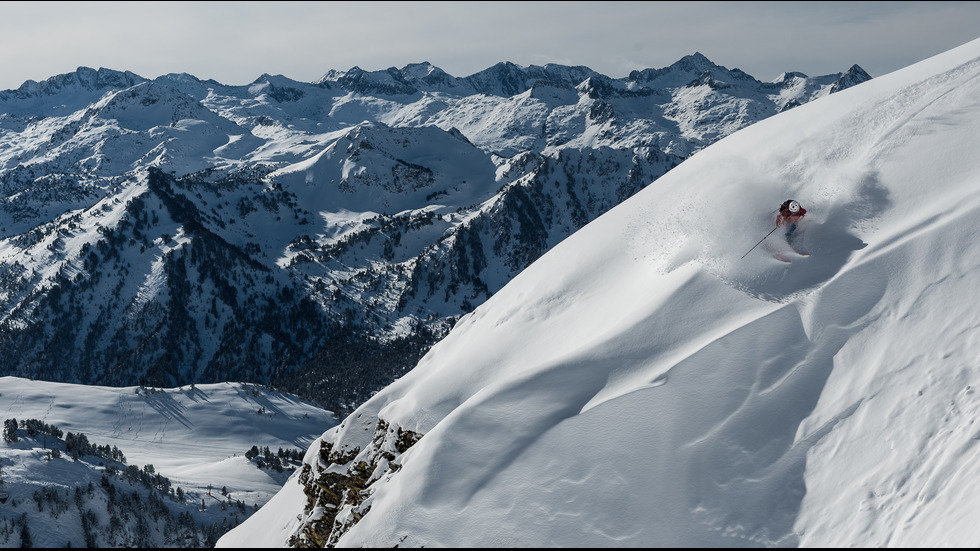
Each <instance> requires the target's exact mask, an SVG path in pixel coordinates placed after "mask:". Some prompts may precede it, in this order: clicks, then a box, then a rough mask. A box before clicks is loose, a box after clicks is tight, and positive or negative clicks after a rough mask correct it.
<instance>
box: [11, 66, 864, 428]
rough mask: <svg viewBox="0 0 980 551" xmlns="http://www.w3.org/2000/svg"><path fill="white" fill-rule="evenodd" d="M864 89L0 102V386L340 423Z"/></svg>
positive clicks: (541, 79)
mask: <svg viewBox="0 0 980 551" xmlns="http://www.w3.org/2000/svg"><path fill="white" fill-rule="evenodd" d="M868 78H870V77H869V76H868V75H866V74H865V73H864V72H863V71H861V70H860V68H859V67H857V66H854V67H853V68H852V69H851V70H850V71H848V72H847V73H841V74H837V75H827V76H822V77H806V76H804V75H801V74H799V73H792V76H786V77H784V78H781V79H779V80H777V81H776V82H771V83H764V82H760V81H757V80H755V79H753V78H752V77H750V76H749V75H746V74H745V73H743V72H741V71H739V70H737V69H733V70H729V69H727V68H724V67H720V66H717V65H715V64H713V63H711V62H710V61H709V60H708V59H706V58H705V57H704V56H702V55H700V54H695V55H692V56H687V57H685V58H684V59H682V60H680V61H678V63H676V64H674V65H672V66H670V67H666V68H663V69H658V70H645V71H637V72H634V73H633V74H631V75H630V76H629V77H627V78H623V79H612V78H609V77H606V76H604V75H601V74H598V73H596V72H594V71H591V70H589V69H588V68H585V67H567V66H561V65H546V66H543V67H538V66H531V67H519V66H517V65H514V64H510V63H501V64H498V65H495V66H493V67H491V68H488V69H487V70H485V71H481V72H479V73H477V74H474V75H470V76H468V77H463V78H457V77H453V76H450V75H447V74H445V73H444V72H442V71H440V70H439V69H438V68H436V67H433V66H431V65H430V64H427V63H420V64H413V65H409V66H406V67H405V68H403V69H400V70H399V69H389V70H387V71H378V72H365V71H362V70H360V69H358V68H353V69H351V70H349V71H344V72H336V71H331V72H329V73H327V74H326V75H325V76H324V77H323V78H322V79H320V80H319V81H317V82H314V83H302V82H296V81H292V80H290V79H287V78H285V77H282V76H273V75H263V76H261V77H260V78H259V79H257V80H256V81H255V82H253V83H252V84H249V85H246V86H225V85H223V84H220V83H218V82H214V81H211V80H200V79H198V78H196V77H194V76H191V75H187V74H171V75H165V76H162V77H159V78H156V79H153V80H148V79H144V78H142V77H139V76H138V75H134V74H132V73H127V72H117V71H111V70H107V69H99V70H97V71H96V70H92V69H87V68H80V69H79V70H78V71H77V72H75V73H70V74H66V75H59V76H56V77H52V78H50V79H48V80H46V81H44V82H40V83H38V82H33V81H32V82H27V83H25V84H24V85H23V86H21V87H20V88H18V89H17V90H8V91H5V92H0V356H2V357H4V358H8V361H7V362H5V363H4V364H3V365H2V369H0V374H10V375H18V376H23V377H34V378H43V379H46V380H57V381H70V382H77V383H86V384H112V385H133V384H140V383H142V384H152V385H156V386H168V387H172V386H179V385H182V384H188V383H191V382H198V383H200V382H217V381H223V380H249V381H254V382H263V383H270V384H275V385H277V386H278V387H280V388H285V389H288V390H290V391H293V392H296V393H298V394H300V395H303V396H305V397H308V398H311V399H316V400H318V401H319V402H321V403H323V404H324V405H326V406H327V407H329V408H330V409H332V410H335V411H339V412H347V411H350V410H351V409H352V408H354V407H356V406H357V405H358V404H360V402H361V401H363V400H364V399H365V398H366V397H368V396H370V395H371V394H372V393H373V392H375V391H377V390H378V389H379V388H381V387H383V386H384V385H385V384H387V383H388V382H390V381H391V380H393V379H394V378H396V377H398V376H399V375H401V374H403V373H404V372H405V370H407V369H408V368H410V367H411V366H412V365H414V364H415V362H416V361H417V360H418V358H419V357H420V356H421V354H423V353H424V352H425V351H426V350H427V349H428V347H429V346H431V345H432V344H433V343H434V342H436V341H437V340H438V339H439V338H440V337H441V336H443V335H444V334H445V333H446V331H447V330H448V328H449V327H451V326H452V324H453V323H454V322H455V320H456V318H458V317H459V316H460V315H463V314H465V313H466V312H469V311H471V310H472V309H473V308H474V307H476V306H478V305H479V304H481V303H482V302H483V301H485V300H486V299H487V298H488V297H490V296H492V295H493V293H494V292H496V291H497V290H499V289H500V288H501V287H503V285H505V284H506V283H507V282H508V281H509V280H510V279H511V278H513V277H514V276H515V275H517V274H518V273H519V272H520V271H521V270H523V269H524V268H525V267H526V266H527V265H528V264H530V263H531V262H533V261H534V260H535V259H537V258H538V257H540V256H541V255H542V254H543V253H545V252H546V251H547V250H549V249H550V248H551V247H553V246H555V245H556V244H557V243H559V242H561V241H562V240H563V239H565V238H566V237H568V236H569V235H571V234H572V233H573V232H575V231H576V230H578V229H579V228H582V227H583V226H584V225H586V224H587V223H588V222H590V221H592V220H594V219H595V218H596V217H598V216H600V215H601V214H603V213H604V212H606V211H608V210H609V209H610V208H612V207H613V206H615V205H616V204H618V203H620V202H621V201H623V200H624V199H626V198H628V197H630V196H632V195H633V194H635V193H636V192H637V191H639V190H641V189H643V188H644V187H646V186H648V185H649V184H650V183H651V182H654V181H656V180H657V179H658V178H659V177H661V176H662V175H663V174H664V173H666V172H667V171H668V170H670V169H671V168H673V167H675V166H677V165H679V164H681V163H682V162H683V161H684V160H685V159H686V158H688V157H689V156H690V155H691V154H692V153H694V152H696V151H698V150H700V149H702V148H703V147H705V146H706V145H708V144H710V143H713V142H715V141H717V140H718V139H720V138H722V137H724V136H726V135H729V134H731V133H732V132H734V131H736V130H738V129H739V128H743V127H745V126H748V125H750V124H753V123H755V122H757V121H759V120H762V119H764V118H766V117H769V116H771V115H773V114H775V113H778V112H781V111H784V110H785V109H787V108H789V107H791V106H793V105H798V104H803V103H807V102H809V101H812V100H813V99H816V98H820V97H824V96H826V95H828V94H830V93H831V92H833V91H834V90H836V89H840V88H845V87H847V86H851V85H853V84H857V83H859V82H862V81H864V80H867V79H868Z"/></svg>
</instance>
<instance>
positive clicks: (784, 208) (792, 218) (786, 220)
mask: <svg viewBox="0 0 980 551" xmlns="http://www.w3.org/2000/svg"><path fill="white" fill-rule="evenodd" d="M804 215H806V209H805V208H803V207H800V210H799V211H798V212H797V213H796V214H793V213H792V212H790V211H789V201H786V202H785V203H783V204H782V205H781V206H780V207H779V216H777V217H776V226H782V225H783V224H795V223H797V222H799V221H800V219H801V218H803V216H804Z"/></svg>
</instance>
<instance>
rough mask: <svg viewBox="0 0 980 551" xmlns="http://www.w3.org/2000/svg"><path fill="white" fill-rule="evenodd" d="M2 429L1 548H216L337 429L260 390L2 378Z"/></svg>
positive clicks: (324, 415)
mask: <svg viewBox="0 0 980 551" xmlns="http://www.w3.org/2000/svg"><path fill="white" fill-rule="evenodd" d="M0 420H2V421H3V422H4V439H3V440H2V441H0V450H2V452H0V546H2V547H18V546H20V547H66V546H68V547H208V546H212V545H213V544H214V542H215V541H217V539H218V537H220V536H221V535H222V534H224V533H225V532H227V531H228V529H230V528H231V527H233V526H235V525H237V524H238V523H240V522H241V521H242V520H244V519H246V518H248V517H249V516H250V515H252V514H253V513H254V512H255V511H256V510H257V509H258V508H259V507H260V506H261V505H263V504H265V502H266V501H267V500H268V499H269V498H270V497H271V496H272V495H273V494H274V493H275V492H276V491H277V490H278V489H279V488H280V487H281V486H282V483H283V482H284V481H285V480H286V478H287V477H288V476H289V475H290V473H291V472H292V470H293V469H295V465H296V464H297V463H298V461H297V459H298V458H299V457H301V455H302V454H301V450H302V451H303V452H305V450H306V449H307V448H308V446H309V443H310V442H311V441H312V440H313V438H314V437H315V436H316V435H317V434H318V433H319V432H320V431H322V430H323V426H324V425H325V424H326V425H331V424H335V423H336V420H335V419H333V417H332V415H331V414H330V412H328V411H325V410H322V409H320V408H318V407H316V406H314V405H312V404H310V403H306V402H303V401H301V400H298V399H297V398H296V397H295V396H290V395H285V394H282V393H279V392H273V391H270V390H269V389H267V388H264V387H261V386H258V385H248V384H242V383H221V384H213V385H192V386H189V387H183V388H172V389H160V388H151V387H120V388H109V387H93V386H79V385H73V384H65V383H50V382H43V381H30V380H26V379H19V378H15V377H0ZM11 424H13V430H10V425H11ZM253 446H254V447H255V448H256V453H257V456H252V454H251V453H250V451H251V450H252V448H253ZM267 450H268V455H267ZM287 452H288V453H287ZM25 539H26V540H27V541H25Z"/></svg>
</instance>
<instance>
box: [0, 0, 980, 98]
mask: <svg viewBox="0 0 980 551" xmlns="http://www.w3.org/2000/svg"><path fill="white" fill-rule="evenodd" d="M976 38H980V2H938V1H934V2H2V3H0V90H7V89H12V88H17V87H19V86H20V85H21V84H22V83H24V82H25V81H27V80H36V81H42V80H45V79H47V78H49V77H52V76H54V75H58V74H62V73H68V72H72V71H74V70H75V69H77V68H78V67H80V66H85V67H91V68H93V69H98V68H100V67H105V68H108V69H115V70H119V71H132V72H134V73H136V74H138V75H140V76H143V77H146V78H155V77H158V76H160V75H163V74H167V73H189V74H192V75H194V76H196V77H198V78H201V79H214V80H217V81H218V82H221V83H223V84H232V85H237V84H247V83H250V82H252V81H253V80H255V79H256V78H258V77H259V76H260V75H262V74H263V73H269V74H281V75H284V76H287V77H289V78H292V79H295V80H299V81H304V82H312V81H315V80H317V79H319V78H320V77H321V76H323V74H324V73H326V72H327V71H329V70H331V69H336V70H347V69H350V68H352V67H354V66H357V67H360V68H362V69H364V70H368V71H376V70H383V69H387V68H388V67H398V68H401V67H404V66H405V65H407V64H409V63H416V62H423V61H428V62H430V63H432V64H433V65H435V66H437V67H439V68H441V69H443V70H444V71H446V72H447V73H449V74H451V75H454V76H458V77H464V76H469V75H471V74H473V73H476V72H478V71H481V70H483V69H486V68H488V67H490V66H492V65H494V64H496V63H498V62H501V61H510V62H513V63H516V64H518V65H522V66H528V65H544V64H546V63H560V64H564V65H584V66H587V67H589V68H591V69H593V70H595V71H598V72H600V73H603V74H605V75H607V76H610V77H613V78H621V77H624V76H626V75H628V74H629V72H630V71H632V70H635V69H646V68H655V69H659V68H662V67H666V66H668V65H670V64H671V63H673V62H675V61H677V60H678V59H680V58H681V57H683V56H685V55H688V54H692V53H694V52H701V53H702V54H704V55H705V56H707V57H708V58H709V59H711V60H712V61H713V62H715V63H717V64H719V65H723V66H725V67H728V68H729V69H733V68H739V69H742V70H743V71H745V72H747V73H748V74H750V75H752V76H754V77H755V78H757V79H760V80H764V81H768V80H772V79H774V78H776V77H777V76H779V74H780V73H782V72H784V71H799V72H802V73H805V74H807V75H810V76H818V75H825V74H830V73H837V72H841V71H845V70H847V69H848V68H849V67H850V66H851V65H854V64H858V65H860V66H861V67H863V68H864V69H865V70H866V71H868V72H869V73H870V74H871V75H872V76H881V75H883V74H886V73H889V72H892V71H895V70H897V69H901V68H903V67H906V66H908V65H911V64H913V63H915V62H917V61H921V60H923V59H926V58H928V57H931V56H933V55H936V54H939V53H942V52H945V51H946V50H949V49H952V48H955V47H956V46H959V45H961V44H965V43H966V42H969V41H971V40H974V39H976Z"/></svg>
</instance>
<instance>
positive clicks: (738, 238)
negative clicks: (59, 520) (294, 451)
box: [219, 40, 980, 547]
mask: <svg viewBox="0 0 980 551" xmlns="http://www.w3.org/2000/svg"><path fill="white" fill-rule="evenodd" d="M977 151H980V40H977V41H973V42H970V43H968V44H966V45H964V46H961V47H959V48H956V49H953V50H951V51H949V52H946V53H944V54H942V55H938V56H936V57H934V58H931V59H928V60H925V61H923V62H920V63H917V64H915V65H912V66H910V67H907V68H905V69H903V70H901V71H896V72H894V73H891V74H888V75H885V76H882V77H879V78H876V79H874V80H872V81H869V82H865V83H863V84H860V85H858V86H856V87H854V88H851V89H848V90H845V91H842V92H840V93H838V94H834V95H831V96H827V97H823V98H821V99H819V100H816V101H814V102H812V103H809V104H806V105H803V106H801V107H798V108H795V109H793V110H790V111H788V112H784V113H782V114H779V115H776V116H774V117H771V118H769V119H766V120H764V121H762V122H760V123H757V124H755V125H752V126H750V127H748V128H746V129H743V130H741V131H739V132H736V133H735V134H733V135H731V136H729V137H728V138H725V139H723V140H722V141H720V142H718V143H716V144H714V145H712V146H710V147H708V148H706V149H705V150H703V151H701V152H700V153H698V154H697V155H695V156H694V157H692V158H690V159H689V160H687V161H685V162H684V163H683V164H682V165H680V166H679V167H677V168H676V169H674V170H672V171H671V172H669V173H668V174H667V175H666V176H664V177H662V178H661V179H660V180H658V182H657V185H655V186H650V187H648V188H646V189H644V190H643V191H641V192H640V193H639V194H638V195H636V196H635V197H633V198H632V199H630V200H628V201H626V202H625V203H623V204H621V205H620V206H618V207H616V208H614V209H613V210H611V211H610V212H608V213H607V214H606V215H603V216H602V217H600V218H599V219H597V220H596V221H594V222H592V223H591V224H589V225H588V226H586V227H585V228H584V229H582V230H581V231H579V232H577V233H575V234H573V235H572V236H571V237H569V238H568V239H566V240H565V241H563V242H562V243H561V244H559V245H558V246H557V247H555V248H554V249H553V250H551V251H550V252H549V253H547V254H546V255H544V256H543V257H542V258H540V259H539V260H538V261H537V262H536V263H534V264H533V265H531V266H530V267H529V268H528V269H527V270H525V271H524V272H522V273H521V274H520V275H518V276H517V277H516V278H515V279H514V280H512V281H511V282H510V283H509V284H508V285H507V286H506V287H504V288H503V289H502V290H501V291H500V292H498V293H497V294H495V295H494V296H493V297H492V298H490V299H489V300H488V301H487V302H486V303H484V304H483V305H482V306H480V307H479V308H477V309H476V310H475V311H474V312H472V313H471V314H469V315H467V316H465V317H464V318H462V319H461V320H460V321H459V323H458V324H457V325H456V326H455V327H454V329H453V331H452V332H451V333H450V334H449V335H448V336H447V337H446V338H445V339H444V340H443V341H442V342H440V343H439V344H437V345H436V346H435V347H433V348H432V349H431V351H430V352H429V353H428V354H427V355H426V356H425V357H424V358H423V359H422V360H421V361H420V363H419V364H418V366H417V367H416V368H415V369H414V370H413V371H411V372H410V373H408V374H407V375H406V376H404V377H402V378H401V379H399V380H397V381H396V382H394V383H393V384H391V385H390V386H388V387H387V388H385V389H384V390H382V391H381V392H379V393H378V394H376V395H375V396H374V397H373V398H372V399H370V400H369V401H367V402H366V403H364V404H363V405H362V406H361V407H360V408H359V409H358V410H357V411H355V412H354V413H353V414H352V415H351V416H349V417H348V418H347V419H346V420H345V421H344V422H342V423H341V424H340V425H338V426H336V427H334V428H332V429H330V430H328V431H327V432H325V433H324V434H323V436H322V437H321V440H322V441H323V442H329V443H330V444H331V445H332V447H333V449H334V450H338V449H344V450H351V449H357V450H359V454H358V455H357V457H356V458H354V459H353V460H352V461H350V463H349V464H350V465H353V464H356V463H357V462H358V461H361V460H365V461H368V463H371V460H372V455H373V454H378V453H379V450H378V448H377V447H376V446H372V442H371V438H372V432H371V431H370V430H369V429H370V427H373V426H374V424H376V423H377V421H378V419H379V418H380V419H382V420H384V421H385V422H387V423H390V424H391V425H393V426H398V427H400V428H403V429H406V430H411V431H415V432H418V433H422V434H423V435H424V436H422V438H421V440H419V441H418V443H417V444H415V445H414V446H413V447H411V448H410V449H408V450H407V451H406V452H405V453H404V454H402V455H401V456H400V457H399V458H398V463H400V464H401V468H400V469H392V470H391V471H389V472H380V473H375V476H376V477H377V478H379V480H378V481H377V482H376V483H374V484H373V485H372V486H371V487H370V491H371V492H372V493H371V496H370V497H369V498H368V499H367V501H365V502H364V504H363V505H362V506H361V507H360V509H359V510H360V512H363V511H365V510H366V509H367V507H368V506H369V507H370V510H369V511H368V512H367V514H365V515H364V516H363V518H361V519H360V520H359V521H358V522H357V523H356V524H353V526H352V527H351V528H349V530H347V531H346V533H344V534H343V535H342V537H340V539H339V541H338V542H337V544H338V546H350V547H357V546H369V547H383V546H392V545H398V546H402V547H422V546H426V547H465V546H482V547H488V546H499V547H504V546H508V547H509V546H520V547H544V546H560V547H583V546H584V547H612V546H617V547H618V546H622V547H649V546H777V545H778V546H804V547H816V546H820V547H844V546H860V547H876V546H894V547H897V546H927V545H928V546H964V547H973V546H975V545H976V543H977V541H980V525H978V524H977V523H976V520H975V513H976V511H977V510H978V509H980V497H978V496H980V461H978V459H980V446H978V443H980V426H978V425H977V424H976V423H975V419H976V418H977V412H978V407H980V398H978V394H977V393H976V392H975V387H976V386H977V385H978V382H980V381H978V368H980V366H978V363H977V358H978V357H980V330H978V329H980V312H978V309H977V308H976V304H977V302H976V295H975V291H976V289H977V288H980V246H978V242H980V229H978V225H977V223H976V219H977V216H978V215H980V156H978V155H977ZM786 198H795V199H798V200H799V201H800V202H801V203H802V204H803V205H804V207H805V208H807V210H808V211H809V214H808V216H807V218H806V219H805V222H804V223H803V226H804V228H805V238H806V242H807V245H808V247H809V248H810V249H811V251H812V252H813V256H812V257H809V258H800V259H797V260H795V261H794V262H793V263H792V264H785V263H782V262H779V261H776V260H774V259H773V258H772V257H771V255H770V254H767V250H766V248H765V247H759V248H757V249H755V250H754V251H752V252H751V253H750V254H748V255H747V256H745V258H744V259H742V258H741V256H742V255H743V254H744V253H745V252H746V251H747V250H749V248H750V247H751V246H752V245H753V244H754V243H756V242H757V241H758V240H759V239H761V238H762V237H763V236H764V235H766V233H767V232H768V231H769V230H770V229H771V228H772V220H773V215H774V212H773V209H775V208H776V207H777V206H778V205H779V204H780V203H781V202H782V201H783V200H784V199H786ZM780 233H781V232H776V233H774V234H773V236H772V237H770V238H769V239H768V240H767V241H766V242H765V244H766V245H776V246H778V245H779V242H780V239H781V237H780ZM317 444H318V443H314V446H313V447H312V448H311V450H310V452H309V453H308V454H307V456H306V461H307V462H308V463H311V464H312V466H313V467H314V471H315V472H316V471H318V470H323V469H334V470H336V469H339V468H340V467H343V465H341V466H338V465H328V464H324V463H323V462H322V459H321V458H319V457H318V455H317V453H316V452H317V450H318V449H319V447H318V445H317ZM381 465H382V466H384V465H387V462H383V463H381ZM380 468H381V467H379V469H380ZM300 490H301V488H299V485H298V482H297V480H296V478H293V479H291V480H290V481H289V482H287V485H286V487H285V488H284V489H283V490H282V491H281V492H280V494H279V495H278V496H277V497H276V498H275V499H274V501H273V502H274V503H275V504H276V506H275V508H274V509H270V507H265V508H263V509H262V510H260V511H259V512H258V513H256V514H255V515H254V516H253V517H251V518H250V519H249V520H248V521H246V522H245V523H244V524H243V525H241V526H240V527H238V528H236V529H234V530H232V531H231V532H229V533H228V534H226V535H225V536H224V537H223V538H222V539H221V540H220V541H219V547H245V546H260V547H261V546H283V545H284V544H285V542H286V541H287V538H288V537H289V536H291V535H294V534H295V533H296V532H295V530H296V529H297V527H298V525H297V522H288V521H287V520H286V519H290V518H293V519H295V518H296V515H306V516H305V517H304V521H305V520H309V518H310V517H309V513H310V511H304V509H303V507H304V505H305V501H304V499H303V497H302V494H301V492H300ZM321 505H329V504H321ZM275 520H278V521H279V522H278V523H274V522H273V521H275ZM270 527H273V528H275V529H270Z"/></svg>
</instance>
